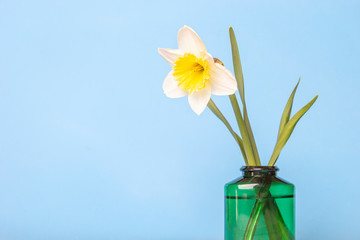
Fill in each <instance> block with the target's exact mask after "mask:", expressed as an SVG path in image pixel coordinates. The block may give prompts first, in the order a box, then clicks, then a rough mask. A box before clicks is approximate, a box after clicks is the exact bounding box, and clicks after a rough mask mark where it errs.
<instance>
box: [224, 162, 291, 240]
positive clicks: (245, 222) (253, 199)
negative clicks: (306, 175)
mask: <svg viewBox="0 0 360 240" xmlns="http://www.w3.org/2000/svg"><path fill="white" fill-rule="evenodd" d="M241 170H242V172H243V177H241V178H238V179H235V180H234V181H232V182H230V183H227V184H226V185H225V240H242V239H243V240H251V239H254V240H267V239H269V240H282V239H286V240H287V239H289V240H290V239H291V240H292V239H295V212H294V211H295V205H294V185H293V184H291V183H288V182H286V181H284V180H282V179H280V178H277V177H276V172H277V171H278V168H276V167H267V166H246V167H243V168H242V169H241Z"/></svg>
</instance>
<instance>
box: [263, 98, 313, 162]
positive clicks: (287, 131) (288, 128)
mask: <svg viewBox="0 0 360 240" xmlns="http://www.w3.org/2000/svg"><path fill="white" fill-rule="evenodd" d="M317 98H318V95H316V96H315V97H314V98H313V99H312V100H311V101H310V102H309V103H308V104H306V105H305V106H304V107H303V108H302V109H300V110H299V111H298V112H297V113H296V114H295V115H294V116H293V117H292V118H291V119H290V120H289V121H288V123H287V124H286V125H285V127H284V129H283V130H282V132H281V134H280V138H279V139H278V141H277V142H276V145H275V148H274V152H273V154H272V155H271V158H270V161H269V164H268V166H274V165H275V163H276V160H277V159H278V157H279V155H280V152H281V150H282V149H283V147H284V146H285V144H286V142H287V141H288V140H289V138H290V136H291V134H292V132H293V130H294V128H295V126H296V124H297V123H298V121H299V120H300V118H301V117H302V116H303V115H304V114H305V113H306V112H307V111H308V110H309V108H310V107H311V106H312V105H313V104H314V102H315V101H316V99H317Z"/></svg>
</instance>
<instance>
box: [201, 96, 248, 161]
mask: <svg viewBox="0 0 360 240" xmlns="http://www.w3.org/2000/svg"><path fill="white" fill-rule="evenodd" d="M207 106H208V108H209V109H210V110H211V111H212V112H213V113H214V114H215V116H217V117H218V118H219V119H220V120H221V121H222V122H223V123H224V124H225V126H226V127H227V129H228V130H229V132H230V133H231V135H232V136H233V137H234V139H235V141H236V142H237V144H238V145H239V147H240V150H241V153H242V155H243V158H244V161H245V164H246V165H249V163H248V160H247V157H246V152H245V147H244V143H243V141H242V139H241V138H240V137H239V135H237V133H236V132H234V130H233V129H232V127H231V125H230V123H229V122H228V121H227V120H226V118H225V117H224V115H223V114H222V113H221V112H220V110H219V108H218V107H217V106H216V105H215V103H214V101H213V100H212V99H210V101H209V103H208V105H207Z"/></svg>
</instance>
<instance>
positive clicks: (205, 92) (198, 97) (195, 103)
mask: <svg viewBox="0 0 360 240" xmlns="http://www.w3.org/2000/svg"><path fill="white" fill-rule="evenodd" d="M210 97H211V86H210V85H209V84H208V85H207V86H206V87H205V88H204V89H202V90H200V91H198V92H195V93H193V94H191V95H189V97H188V101H189V104H190V107H191V109H192V110H193V111H194V112H195V113H196V114H197V115H200V114H201V113H202V112H203V111H204V110H205V108H206V106H207V104H208V102H209V100H210Z"/></svg>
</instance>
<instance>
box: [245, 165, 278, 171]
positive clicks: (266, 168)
mask: <svg viewBox="0 0 360 240" xmlns="http://www.w3.org/2000/svg"><path fill="white" fill-rule="evenodd" d="M240 170H241V171H243V172H277V171H278V170H279V168H277V167H276V166H243V167H242V168H240Z"/></svg>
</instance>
